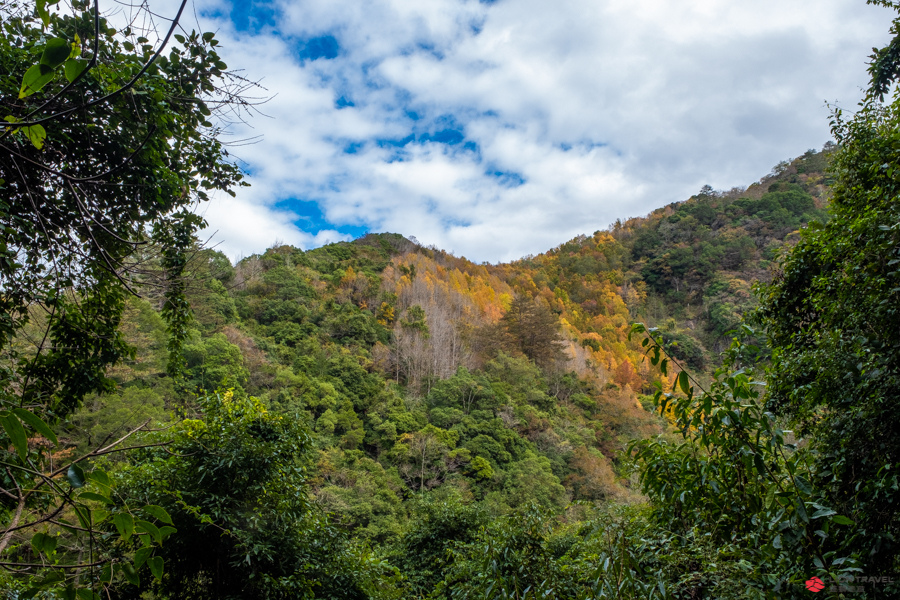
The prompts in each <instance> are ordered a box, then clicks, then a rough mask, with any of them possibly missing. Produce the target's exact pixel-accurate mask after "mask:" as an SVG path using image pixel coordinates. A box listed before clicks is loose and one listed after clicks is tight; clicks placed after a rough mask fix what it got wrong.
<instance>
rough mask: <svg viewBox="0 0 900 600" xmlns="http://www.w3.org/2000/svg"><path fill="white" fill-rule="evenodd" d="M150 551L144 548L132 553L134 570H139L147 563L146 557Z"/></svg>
mask: <svg viewBox="0 0 900 600" xmlns="http://www.w3.org/2000/svg"><path fill="white" fill-rule="evenodd" d="M151 551H152V550H151V549H150V548H147V547H144V548H141V549H139V550H138V551H137V552H135V553H134V567H135V568H136V569H140V568H141V566H142V565H143V564H144V563H145V562H146V561H147V557H149V556H150V552H151Z"/></svg>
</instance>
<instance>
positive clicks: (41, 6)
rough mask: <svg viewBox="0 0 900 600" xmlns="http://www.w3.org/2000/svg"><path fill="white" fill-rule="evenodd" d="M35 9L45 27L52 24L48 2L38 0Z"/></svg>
mask: <svg viewBox="0 0 900 600" xmlns="http://www.w3.org/2000/svg"><path fill="white" fill-rule="evenodd" d="M35 8H36V9H37V14H38V16H39V17H40V18H41V21H42V22H43V23H44V27H46V26H47V25H49V24H50V13H49V12H47V0H37V1H36V2H35Z"/></svg>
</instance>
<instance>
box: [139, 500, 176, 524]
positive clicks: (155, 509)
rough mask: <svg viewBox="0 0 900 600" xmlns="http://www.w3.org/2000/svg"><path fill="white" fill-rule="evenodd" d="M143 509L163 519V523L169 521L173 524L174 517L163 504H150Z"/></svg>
mask: <svg viewBox="0 0 900 600" xmlns="http://www.w3.org/2000/svg"><path fill="white" fill-rule="evenodd" d="M143 511H144V512H145V513H147V514H149V515H152V516H153V517H155V518H156V519H158V520H160V521H162V522H163V523H168V524H169V525H172V517H170V516H169V513H167V512H166V509H164V508H163V507H162V506H156V505H155V504H148V505H147V506H145V507H144V508H143Z"/></svg>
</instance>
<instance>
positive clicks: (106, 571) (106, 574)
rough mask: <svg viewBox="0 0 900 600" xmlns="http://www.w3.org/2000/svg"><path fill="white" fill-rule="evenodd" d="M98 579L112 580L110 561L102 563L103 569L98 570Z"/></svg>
mask: <svg viewBox="0 0 900 600" xmlns="http://www.w3.org/2000/svg"><path fill="white" fill-rule="evenodd" d="M100 581H102V582H103V583H109V582H111V581H112V565H111V564H110V563H106V564H105V565H103V569H102V570H101V571H100Z"/></svg>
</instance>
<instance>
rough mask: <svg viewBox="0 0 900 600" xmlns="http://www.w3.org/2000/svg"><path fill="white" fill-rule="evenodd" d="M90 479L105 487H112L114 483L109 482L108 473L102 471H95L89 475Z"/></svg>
mask: <svg viewBox="0 0 900 600" xmlns="http://www.w3.org/2000/svg"><path fill="white" fill-rule="evenodd" d="M88 479H90V480H91V481H93V482H96V483H99V484H100V485H102V486H103V487H107V488H108V487H111V486H112V482H111V481H110V480H109V475H107V474H106V471H103V470H102V469H94V470H93V471H91V472H90V473H88Z"/></svg>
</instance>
